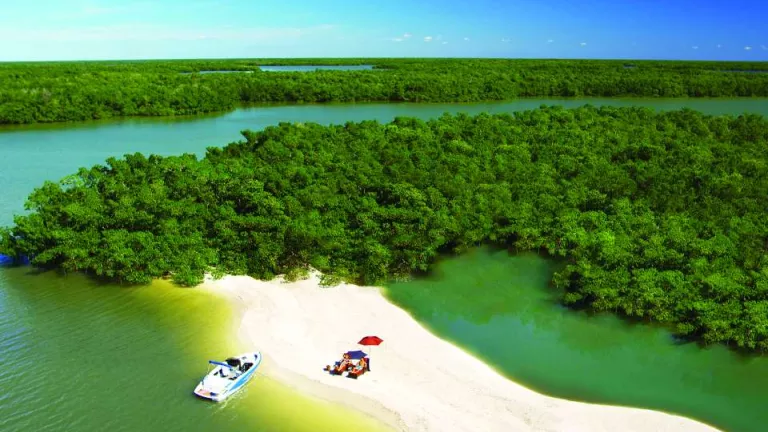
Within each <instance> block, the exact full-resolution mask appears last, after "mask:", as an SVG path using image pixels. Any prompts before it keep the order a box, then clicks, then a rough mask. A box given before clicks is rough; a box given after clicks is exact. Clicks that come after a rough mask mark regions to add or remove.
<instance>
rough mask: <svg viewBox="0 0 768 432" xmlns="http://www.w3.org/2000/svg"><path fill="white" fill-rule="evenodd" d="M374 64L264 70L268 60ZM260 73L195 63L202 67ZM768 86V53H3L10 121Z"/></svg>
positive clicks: (0, 93)
mask: <svg viewBox="0 0 768 432" xmlns="http://www.w3.org/2000/svg"><path fill="white" fill-rule="evenodd" d="M302 63H303V64H331V65H334V64H335V65H338V64H342V63H343V64H353V65H359V64H366V63H368V64H373V65H374V69H373V70H368V71H320V72H311V73H301V72H264V71H260V70H259V68H258V66H259V65H275V64H302ZM225 70H236V71H251V72H252V73H226V74H224V73H211V74H199V73H190V72H198V71H225ZM547 96H552V97H555V96H557V97H571V96H602V97H607V96H651V97H653V96H659V97H688V96H690V97H704V96H707V97H709V96H712V97H718V96H768V63H764V62H763V63H736V62H662V61H637V62H631V63H629V62H625V61H598V60H496V59H484V60H479V59H461V60H459V59H367V60H366V59H351V60H350V59H343V60H317V59H314V60H310V59H304V60H301V59H298V60H297V59H293V60H279V61H278V60H185V61H182V60H179V61H132V62H128V61H123V62H69V63H66V62H64V63H0V124H23V123H38V122H59V121H75V120H90V119H101V118H110V117H120V116H170V115H183V114H200V113H208V112H214V111H224V110H229V109H232V108H234V107H236V106H238V105H241V104H244V103H246V104H247V103H267V102H299V103H301V102H355V101H392V102H472V101H489V100H510V99H514V98H518V97H547Z"/></svg>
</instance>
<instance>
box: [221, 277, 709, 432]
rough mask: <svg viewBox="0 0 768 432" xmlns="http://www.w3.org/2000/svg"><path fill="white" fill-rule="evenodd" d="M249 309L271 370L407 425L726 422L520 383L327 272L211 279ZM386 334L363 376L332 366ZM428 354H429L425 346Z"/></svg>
mask: <svg viewBox="0 0 768 432" xmlns="http://www.w3.org/2000/svg"><path fill="white" fill-rule="evenodd" d="M206 285H207V286H208V287H210V288H211V289H213V290H215V291H217V292H220V293H223V294H225V295H226V296H227V297H228V298H230V299H231V300H232V301H233V302H234V305H235V307H236V311H238V313H239V314H240V316H241V317H242V318H241V319H240V320H238V322H237V325H238V335H239V337H240V338H241V343H243V344H244V345H245V346H248V347H252V349H258V350H260V351H261V352H262V354H263V355H264V359H265V361H264V363H263V365H262V369H261V371H262V373H264V374H267V375H269V376H271V377H273V378H275V379H277V380H279V381H282V382H283V383H285V384H287V385H289V386H291V387H294V388H295V389H297V390H299V391H301V392H304V393H306V394H310V395H313V396H316V397H319V398H322V399H325V400H329V401H332V402H337V403H341V404H343V405H346V406H348V407H351V408H353V409H356V410H359V411H361V412H363V413H366V414H368V415H370V416H373V417H376V418H377V419H379V420H381V421H382V422H384V423H386V424H389V425H390V426H392V427H393V428H395V429H396V430H407V431H505V432H507V431H568V432H577V431H579V432H580V431H584V432H598V431H605V432H615V431H644V432H648V431H670V432H672V431H684V432H688V431H691V432H692V431H716V430H717V429H715V428H713V427H711V426H708V425H706V424H703V423H699V422H697V421H694V420H691V419H687V418H684V417H680V416H675V415H671V414H666V413H663V412H658V411H651V410H643V409H636V408H627V407H617V406H607V405H596V404H587V403H581V402H573V401H568V400H563V399H557V398H553V397H549V396H545V395H542V394H540V393H537V392H535V391H533V390H530V389H528V388H526V387H523V386H522V385H519V384H517V383H515V382H513V381H511V380H509V379H508V378H506V377H504V376H502V375H501V374H499V373H498V372H496V371H494V370H493V369H492V368H490V367H489V366H488V365H486V364H485V363H483V362H482V361H480V360H478V359H477V358H475V357H473V356H472V355H470V354H468V353H467V352H465V351H463V350H461V349H460V348H458V347H456V346H454V345H452V344H451V343H449V342H447V341H444V340H442V339H440V338H438V337H437V336H435V335H433V334H431V333H430V332H429V331H427V330H426V329H425V328H424V327H422V326H421V324H419V323H418V322H417V321H416V320H414V319H413V318H412V317H411V316H410V315H409V314H408V313H407V312H406V311H404V310H402V309H400V308H399V307H397V306H395V305H394V304H392V303H390V302H389V301H388V300H387V299H386V298H385V297H384V295H383V294H382V292H381V290H380V289H379V288H375V287H360V286H356V285H349V284H342V285H339V286H336V287H331V288H324V287H320V285H319V275H318V274H317V273H313V274H312V275H311V277H310V278H309V279H306V280H302V281H298V282H291V283H286V282H284V281H283V280H282V278H278V279H275V280H272V281H269V282H264V281H259V280H255V279H253V278H250V277H247V276H226V277H224V278H222V279H220V280H217V281H208V282H206ZM366 335H376V336H379V337H381V338H382V339H384V343H383V344H381V345H380V346H377V347H370V348H365V350H366V351H368V352H370V353H371V356H370V358H371V372H370V373H368V374H366V375H363V376H362V377H361V378H360V379H358V380H354V379H349V378H347V377H342V376H331V375H329V374H328V373H327V372H325V371H323V367H324V366H325V365H327V364H332V363H333V362H334V361H336V360H338V359H339V357H340V355H341V353H342V352H345V351H347V350H350V349H360V348H361V347H360V346H359V345H356V344H355V343H356V342H357V341H358V340H360V338H361V337H362V336H366ZM424 353H428V355H424Z"/></svg>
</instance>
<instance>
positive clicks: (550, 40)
mask: <svg viewBox="0 0 768 432" xmlns="http://www.w3.org/2000/svg"><path fill="white" fill-rule="evenodd" d="M554 41H555V40H554V39H547V43H552V42H554Z"/></svg>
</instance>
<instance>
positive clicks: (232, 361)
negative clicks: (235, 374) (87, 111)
mask: <svg viewBox="0 0 768 432" xmlns="http://www.w3.org/2000/svg"><path fill="white" fill-rule="evenodd" d="M227 364H228V365H230V366H232V367H234V368H239V367H240V359H236V358H234V357H231V358H228V359H227Z"/></svg>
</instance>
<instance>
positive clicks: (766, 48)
mask: <svg viewBox="0 0 768 432" xmlns="http://www.w3.org/2000/svg"><path fill="white" fill-rule="evenodd" d="M760 49H761V50H763V51H767V50H768V46H765V45H760Z"/></svg>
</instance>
